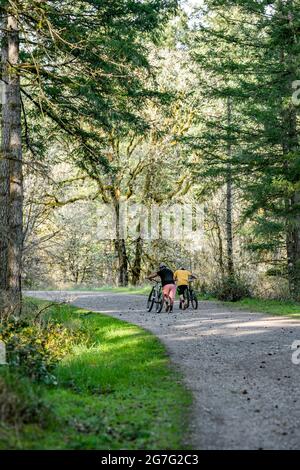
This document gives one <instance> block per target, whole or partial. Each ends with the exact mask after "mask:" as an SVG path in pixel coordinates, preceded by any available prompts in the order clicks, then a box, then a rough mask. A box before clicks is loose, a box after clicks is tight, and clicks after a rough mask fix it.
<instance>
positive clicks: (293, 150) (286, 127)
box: [278, 0, 300, 300]
mask: <svg viewBox="0 0 300 470" xmlns="http://www.w3.org/2000/svg"><path fill="white" fill-rule="evenodd" d="M287 4H290V6H291V7H292V1H291V0H289V1H288V2H287ZM282 6H283V3H282V2H281V1H280V2H278V12H279V14H282V13H281V12H282ZM286 22H287V24H288V26H289V34H290V40H291V43H294V42H296V41H297V38H296V36H295V34H294V28H295V26H294V24H293V14H292V13H291V12H288V13H287V16H286ZM281 63H282V64H284V65H285V67H286V68H287V71H288V72H287V74H286V93H287V94H289V93H290V90H291V89H292V83H293V81H294V80H296V79H297V78H298V76H297V74H298V63H297V60H295V58H294V57H293V56H291V54H288V55H285V54H284V52H283V51H281ZM281 117H282V124H283V126H282V128H283V138H282V149H283V155H284V156H285V157H286V158H285V168H286V169H287V170H288V167H289V161H290V159H291V156H292V157H294V156H295V155H297V153H298V152H299V143H298V129H297V111H296V108H295V106H294V105H293V104H292V103H291V101H289V102H287V103H283V107H282V113H281ZM292 182H293V183H294V187H295V186H296V187H297V186H298V185H297V183H296V184H295V182H294V181H292ZM285 207H286V210H287V218H286V251H287V270H288V281H289V290H290V294H291V296H292V297H293V298H294V299H296V300H299V299H300V191H299V190H298V188H297V189H295V191H294V193H293V194H292V195H290V196H288V197H287V198H286V200H285Z"/></svg>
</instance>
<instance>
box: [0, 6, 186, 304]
mask: <svg viewBox="0 0 300 470" xmlns="http://www.w3.org/2000/svg"><path fill="white" fill-rule="evenodd" d="M176 6H177V1H175V0H169V1H162V0H155V1H150V0H149V1H145V2H142V3H141V2H132V1H130V0H124V1H122V2H119V1H109V2H108V1H103V2H101V3H99V2H98V1H96V0H95V1H87V0H78V1H77V2H75V3H74V4H71V3H70V2H69V1H66V0H64V1H60V2H58V1H54V2H53V1H48V0H46V1H43V2H40V1H39V0H33V1H30V2H29V1H27V0H21V1H19V2H12V1H10V0H8V1H2V2H1V5H0V13H1V16H2V18H4V21H5V22H6V23H5V24H4V27H3V31H2V33H3V34H4V36H5V37H6V39H5V40H4V41H3V46H2V47H3V52H2V60H3V67H2V81H3V82H4V83H5V82H6V81H7V92H6V98H7V100H6V101H7V102H6V104H4V108H3V132H2V141H3V146H2V148H3V155H2V159H1V166H0V170H1V175H0V183H1V188H0V193H1V200H0V205H1V209H0V213H1V215H3V222H2V227H1V239H0V249H1V255H0V256H1V261H2V262H3V265H2V274H1V277H0V281H1V285H0V291H1V297H2V298H4V297H5V296H8V303H9V304H10V306H13V308H15V309H17V310H18V309H20V305H21V283H20V279H21V276H20V273H21V254H22V164H21V158H22V146H21V97H20V91H21V92H22V95H23V97H24V100H23V101H22V109H23V114H24V131H25V142H26V144H27V146H29V147H30V145H29V143H30V139H29V132H30V127H31V122H30V121H28V114H27V111H28V109H30V110H31V109H32V108H35V111H36V113H37V114H39V115H41V116H43V117H45V116H46V117H47V120H46V121H45V123H46V124H47V125H49V124H50V127H49V130H50V128H51V130H53V131H54V132H55V133H56V138H59V137H60V138H71V139H72V141H73V143H74V147H75V151H74V155H75V154H76V156H77V157H78V158H79V159H82V158H85V157H86V156H88V157H89V158H90V159H92V160H93V161H94V162H95V165H97V166H99V169H100V168H101V170H102V171H106V172H108V171H111V168H110V165H109V161H108V160H107V159H106V158H105V156H104V155H103V153H102V151H103V148H105V144H106V142H103V139H102V138H101V132H103V129H105V130H106V131H107V130H109V129H112V127H113V126H116V125H118V127H119V128H121V127H122V126H123V125H124V124H126V125H127V123H131V124H132V126H135V127H136V128H137V129H143V128H144V127H145V125H146V124H145V123H144V122H141V121H140V120H139V119H138V117H137V116H136V114H135V110H136V109H137V108H138V107H139V106H140V105H141V102H142V101H143V100H144V99H146V97H149V96H150V95H153V94H154V95H155V90H149V89H148V90H147V89H144V80H141V79H140V76H143V77H145V76H146V75H147V74H148V76H149V77H150V75H151V74H150V70H149V64H148V61H147V57H146V56H147V45H146V43H147V41H148V42H150V40H151V39H153V35H154V32H155V31H157V30H158V29H159V28H160V26H161V24H162V23H163V21H164V20H165V19H166V18H167V16H168V15H169V14H170V12H172V11H174V10H175V9H176ZM20 42H21V46H22V47H21V53H20V61H19V43H20ZM6 79H7V80H6ZM20 81H21V86H20ZM75 144H76V145H75ZM30 148H31V150H32V147H30ZM33 153H34V152H33ZM35 157H36V154H35ZM7 206H8V208H7Z"/></svg>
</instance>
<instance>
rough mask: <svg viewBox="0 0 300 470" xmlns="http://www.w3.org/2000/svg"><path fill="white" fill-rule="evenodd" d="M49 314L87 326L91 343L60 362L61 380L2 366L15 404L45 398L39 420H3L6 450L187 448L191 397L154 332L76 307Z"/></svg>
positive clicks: (0, 443)
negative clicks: (44, 380)
mask: <svg viewBox="0 0 300 470" xmlns="http://www.w3.org/2000/svg"><path fill="white" fill-rule="evenodd" d="M30 301H31V302H34V303H38V304H39V305H44V304H46V303H45V302H43V301H38V300H36V299H30ZM45 312H46V315H51V317H52V318H55V319H57V320H58V321H59V322H61V323H63V324H64V325H69V326H70V328H71V327H72V328H74V325H75V326H76V324H80V325H81V326H83V327H84V328H85V329H86V331H87V332H88V334H89V335H90V337H92V341H93V345H92V346H91V345H89V346H85V345H81V346H77V347H75V349H74V350H73V352H72V354H69V355H68V356H67V357H66V358H65V359H64V360H62V361H61V362H60V363H59V365H58V366H57V367H56V371H55V375H56V376H57V379H58V385H57V386H46V385H41V384H39V385H38V384H35V383H32V382H29V381H28V380H27V379H26V378H22V379H21V381H20V380H19V378H17V377H16V376H14V375H13V374H11V373H9V372H8V371H7V369H6V368H3V367H2V369H0V379H1V380H2V384H3V381H4V383H5V381H6V382H7V381H8V382H10V387H11V389H12V390H13V394H14V395H17V398H16V397H14V399H13V400H12V399H11V402H14V403H15V402H17V403H18V406H19V407H20V406H21V405H20V403H22V401H23V402H24V403H25V402H26V401H29V402H30V406H31V405H32V401H35V398H34V397H35V396H37V397H39V400H41V405H40V408H39V410H40V411H39V414H40V416H39V419H36V417H35V419H30V416H31V415H30V413H29V417H26V419H25V420H24V419H23V422H22V425H21V426H20V427H18V426H17V427H16V426H15V425H14V426H9V425H5V426H1V425H0V448H1V449H180V448H182V446H183V437H184V436H183V435H184V431H185V430H186V426H185V423H186V419H187V416H186V413H187V411H186V410H187V409H188V408H189V405H190V402H191V396H190V394H189V392H187V391H186V389H185V388H184V387H183V386H182V385H181V382H180V377H179V376H178V375H177V373H176V372H174V371H173V370H172V369H171V368H170V364H169V359H168V356H167V355H166V351H165V349H164V347H163V346H162V344H161V343H160V342H159V341H158V340H157V339H156V338H155V337H154V336H153V335H151V334H150V333H147V332H146V331H144V330H142V329H141V328H138V327H137V326H134V325H131V324H128V323H125V322H122V321H119V320H117V319H113V318H110V317H108V316H105V315H100V314H93V313H90V312H89V313H88V312H86V311H84V310H82V309H78V308H76V307H71V306H53V307H51V308H50V309H49V310H46V311H45ZM89 344H90V343H89ZM14 381H15V382H16V383H15V387H14ZM0 389H1V381H0ZM0 395H1V390H0ZM14 407H15V408H16V406H15V405H14ZM23 408H24V405H23ZM25 411H26V410H25ZM43 414H44V416H43Z"/></svg>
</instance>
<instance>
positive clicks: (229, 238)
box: [226, 97, 234, 276]
mask: <svg viewBox="0 0 300 470" xmlns="http://www.w3.org/2000/svg"><path fill="white" fill-rule="evenodd" d="M231 107H232V106H231V98H230V97H229V98H228V99H227V125H228V144H227V157H228V163H227V177H226V240H227V274H228V276H233V275H234V264H233V231H232V170H231V155H232V145H231V142H230V130H229V126H231V113H232V110H231Z"/></svg>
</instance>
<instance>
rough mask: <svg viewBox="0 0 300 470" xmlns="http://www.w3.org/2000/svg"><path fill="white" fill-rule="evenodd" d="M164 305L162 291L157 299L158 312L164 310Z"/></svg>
mask: <svg viewBox="0 0 300 470" xmlns="http://www.w3.org/2000/svg"><path fill="white" fill-rule="evenodd" d="M163 305H164V298H163V295H162V293H160V294H159V298H158V300H157V301H156V313H160V312H161V311H162V308H163Z"/></svg>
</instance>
